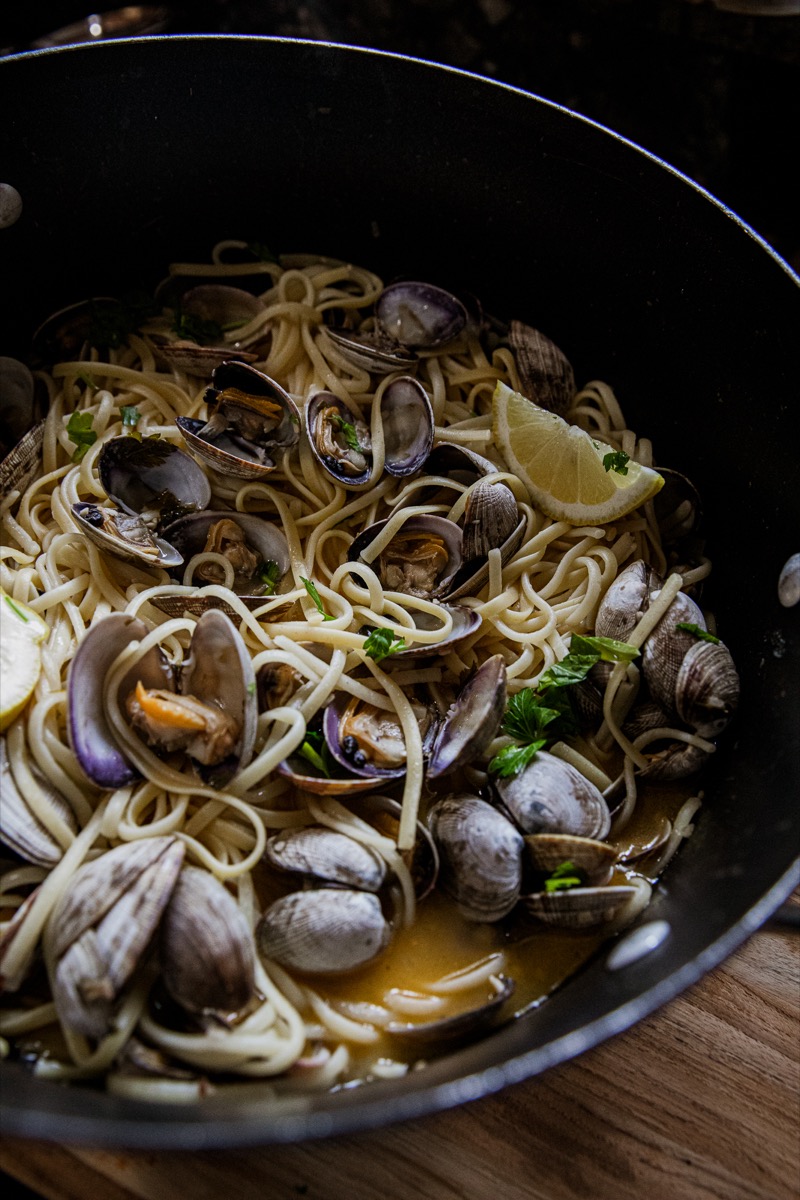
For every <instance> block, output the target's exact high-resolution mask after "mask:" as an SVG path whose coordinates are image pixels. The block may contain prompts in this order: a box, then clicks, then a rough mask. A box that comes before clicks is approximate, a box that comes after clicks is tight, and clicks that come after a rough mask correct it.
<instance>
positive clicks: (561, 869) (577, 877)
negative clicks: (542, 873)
mask: <svg viewBox="0 0 800 1200" xmlns="http://www.w3.org/2000/svg"><path fill="white" fill-rule="evenodd" d="M582 886H583V878H582V877H581V873H580V872H579V870H578V868H577V867H576V866H575V864H574V863H571V862H570V861H569V860H567V861H566V862H563V863H560V864H559V865H558V866H557V867H556V869H555V871H553V874H552V875H549V876H548V877H547V879H545V881H544V890H545V891H546V892H562V891H566V890H567V889H568V888H574V887H582Z"/></svg>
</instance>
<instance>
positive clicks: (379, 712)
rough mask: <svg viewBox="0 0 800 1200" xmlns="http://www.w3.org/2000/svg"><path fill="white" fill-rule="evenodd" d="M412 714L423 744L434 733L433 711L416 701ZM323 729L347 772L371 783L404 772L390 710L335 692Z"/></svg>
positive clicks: (402, 754)
mask: <svg viewBox="0 0 800 1200" xmlns="http://www.w3.org/2000/svg"><path fill="white" fill-rule="evenodd" d="M415 715H416V716H417V720H418V721H419V725H420V731H421V733H422V739H423V745H425V743H426V742H427V741H430V738H431V737H432V735H433V732H434V717H433V713H432V710H431V709H430V707H429V706H425V705H421V704H417V705H416V713H415ZM322 729H323V736H324V738H325V744H326V746H327V748H328V751H329V752H330V754H331V756H332V757H333V758H334V759H335V761H336V762H337V763H338V764H339V766H340V767H342V768H344V770H346V771H347V772H348V773H350V774H352V775H355V776H357V777H359V778H367V779H372V780H373V782H377V781H379V780H382V779H383V780H388V779H399V778H401V777H402V776H403V775H405V771H406V745H405V738H404V736H403V730H402V727H401V725H400V723H399V721H398V719H397V717H396V716H395V714H394V713H393V712H388V711H386V710H384V709H378V708H374V707H373V706H372V705H371V704H366V703H365V702H364V701H363V700H359V699H357V698H356V697H354V696H348V695H347V693H345V692H337V693H336V694H335V695H334V698H333V700H332V701H331V703H330V704H329V705H328V707H327V708H326V709H325V714H324V717H323V724H322Z"/></svg>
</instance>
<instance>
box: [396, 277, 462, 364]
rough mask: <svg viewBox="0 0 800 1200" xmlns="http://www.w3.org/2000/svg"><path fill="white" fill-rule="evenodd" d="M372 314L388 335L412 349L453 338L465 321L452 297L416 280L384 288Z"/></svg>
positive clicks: (426, 346)
mask: <svg viewBox="0 0 800 1200" xmlns="http://www.w3.org/2000/svg"><path fill="white" fill-rule="evenodd" d="M375 316H376V319H377V321H378V324H379V326H380V328H381V330H382V331H383V332H384V333H385V334H386V335H387V336H388V337H390V338H392V339H394V341H395V342H398V343H399V344H400V345H401V346H403V347H405V348H406V349H412V350H433V349H435V348H437V347H439V346H443V345H445V344H446V343H447V342H451V341H453V339H454V338H456V337H458V335H459V334H460V333H461V332H462V330H463V329H464V328H465V327H466V325H467V320H468V314H467V310H466V308H465V306H464V305H463V304H462V302H461V301H460V300H459V299H458V298H457V297H456V296H453V295H452V294H451V293H450V292H446V291H445V290H444V289H443V288H439V287H435V286H434V285H433V284H430V283H420V282H418V281H416V280H402V281H400V282H398V283H391V284H389V286H388V287H386V288H384V290H383V291H382V292H381V294H380V296H379V297H378V299H377V301H376V303H375Z"/></svg>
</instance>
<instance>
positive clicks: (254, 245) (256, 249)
mask: <svg viewBox="0 0 800 1200" xmlns="http://www.w3.org/2000/svg"><path fill="white" fill-rule="evenodd" d="M247 249H248V250H249V252H250V253H251V254H252V256H253V258H255V259H256V260H257V261H258V262H274V263H276V262H277V261H278V259H277V258H276V256H275V255H274V254H273V253H272V251H271V250H270V248H269V246H265V245H264V243H263V242H248V243H247Z"/></svg>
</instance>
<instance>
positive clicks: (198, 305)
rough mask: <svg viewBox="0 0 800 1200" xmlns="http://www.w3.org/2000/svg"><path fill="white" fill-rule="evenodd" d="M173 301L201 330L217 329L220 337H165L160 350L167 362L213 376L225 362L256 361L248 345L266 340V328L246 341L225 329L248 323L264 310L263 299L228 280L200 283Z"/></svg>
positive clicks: (254, 352)
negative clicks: (232, 337)
mask: <svg viewBox="0 0 800 1200" xmlns="http://www.w3.org/2000/svg"><path fill="white" fill-rule="evenodd" d="M173 304H174V305H175V306H176V308H179V309H180V312H181V314H188V315H189V316H190V317H191V318H193V319H194V321H195V322H196V324H197V325H198V326H199V328H200V329H201V330H203V329H204V328H205V329H208V330H211V331H216V330H218V331H219V333H218V335H217V336H218V338H219V341H218V342H217V341H216V340H213V339H212V338H211V337H209V338H204V340H203V341H202V342H199V341H193V340H189V339H187V338H179V339H178V340H176V341H163V342H160V344H159V353H160V354H161V356H162V357H163V358H165V359H166V360H167V362H168V363H169V364H170V365H171V366H174V367H177V368H178V369H179V370H183V371H186V373H187V374H189V375H201V376H210V375H211V374H212V372H213V371H214V369H215V368H216V367H218V366H219V365H220V364H221V363H223V362H228V361H230V360H235V361H238V362H248V363H250V362H256V361H257V360H258V357H259V354H258V351H256V350H253V349H248V347H250V346H252V345H253V344H255V343H257V342H259V341H261V340H263V338H264V334H263V331H261V330H259V331H258V332H257V333H255V334H253V335H251V337H249V338H248V339H247V340H245V341H235V340H234V341H230V340H227V339H225V338H224V336H223V335H224V333H227V332H229V331H232V330H235V329H236V328H237V327H245V326H247V325H249V324H250V322H251V321H253V320H254V319H255V318H256V317H258V316H259V314H260V313H262V312H263V311H264V307H265V306H264V301H263V300H261V298H260V297H259V296H255V295H253V293H252V292H247V291H245V290H244V289H243V288H239V287H233V286H232V285H231V284H227V283H201V284H197V285H195V286H193V287H189V288H187V289H186V290H185V291H183V292H182V293H181V294H180V295H176V296H175V297H174V299H173Z"/></svg>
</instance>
